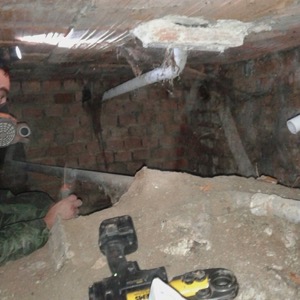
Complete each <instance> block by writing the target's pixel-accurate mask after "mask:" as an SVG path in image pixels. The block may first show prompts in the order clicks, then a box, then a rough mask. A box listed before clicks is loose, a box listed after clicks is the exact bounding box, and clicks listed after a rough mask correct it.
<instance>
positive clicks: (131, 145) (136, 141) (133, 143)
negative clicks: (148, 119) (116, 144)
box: [124, 137, 142, 149]
mask: <svg viewBox="0 0 300 300" xmlns="http://www.w3.org/2000/svg"><path fill="white" fill-rule="evenodd" d="M141 147H142V140H141V138H136V137H128V138H125V139H124V148H125V149H135V148H141Z"/></svg>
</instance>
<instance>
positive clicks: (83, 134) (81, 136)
mask: <svg viewBox="0 0 300 300" xmlns="http://www.w3.org/2000/svg"><path fill="white" fill-rule="evenodd" d="M73 134H74V141H77V142H89V141H91V140H92V138H93V131H92V129H91V128H87V127H79V128H76V129H75V130H74V131H73Z"/></svg>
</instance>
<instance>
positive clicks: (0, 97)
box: [0, 89, 8, 106]
mask: <svg viewBox="0 0 300 300" xmlns="http://www.w3.org/2000/svg"><path fill="white" fill-rule="evenodd" d="M7 94H8V93H7V91H6V90H5V89H0V106H1V105H3V104H5V103H6V101H7V96H8V95H7Z"/></svg>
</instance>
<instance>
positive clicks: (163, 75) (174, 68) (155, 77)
mask: <svg viewBox="0 0 300 300" xmlns="http://www.w3.org/2000/svg"><path fill="white" fill-rule="evenodd" d="M173 54H174V62H175V65H171V66H168V67H165V64H164V63H163V64H162V65H161V67H159V68H156V69H154V70H152V71H150V72H148V73H145V74H142V75H141V76H139V77H136V78H134V79H131V80H129V81H127V82H124V83H123V84H121V85H119V86H117V87H115V88H112V89H110V90H108V91H106V92H105V93H104V94H103V97H102V101H105V100H108V99H111V98H113V97H116V96H119V95H122V94H124V93H127V92H130V91H133V90H136V89H138V88H141V87H143V86H146V85H149V84H152V83H156V82H159V81H162V80H171V79H174V78H176V77H177V76H178V75H179V74H180V73H181V72H182V71H183V69H184V67H185V64H186V61H187V51H186V50H183V49H179V48H174V49H173Z"/></svg>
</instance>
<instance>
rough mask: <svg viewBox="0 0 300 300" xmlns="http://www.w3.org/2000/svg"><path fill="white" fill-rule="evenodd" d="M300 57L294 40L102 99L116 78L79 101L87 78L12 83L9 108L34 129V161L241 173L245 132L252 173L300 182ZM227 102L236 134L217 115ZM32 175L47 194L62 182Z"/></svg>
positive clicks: (129, 170)
mask: <svg viewBox="0 0 300 300" xmlns="http://www.w3.org/2000/svg"><path fill="white" fill-rule="evenodd" d="M299 57H300V56H299V49H295V50H291V51H287V52H285V53H281V54H275V55H270V56H266V57H263V58H259V59H257V60H253V61H248V62H242V63H239V64H233V65H223V66H205V68H204V67H203V66H201V68H200V67H199V68H194V67H193V66H190V67H189V68H186V70H185V71H184V72H183V74H182V75H181V77H180V78H179V79H177V80H175V81H174V82H173V86H172V85H171V86H170V85H162V84H160V83H159V84H154V85H151V86H148V87H145V88H142V89H140V90H136V91H134V92H131V93H127V94H124V95H122V96H119V97H116V98H114V99H111V100H108V101H106V102H104V103H103V104H102V105H99V103H100V102H99V101H97V100H99V99H100V98H101V97H100V96H99V95H101V93H103V91H105V90H107V89H108V88H110V87H113V86H116V85H118V84H119V83H120V82H122V80H120V78H109V79H108V80H109V81H107V82H105V81H101V82H98V81H92V80H91V81H90V82H89V87H90V89H91V92H92V96H93V101H92V102H88V103H90V105H88V103H84V105H83V103H82V89H83V84H82V82H81V81H77V80H66V81H43V82H28V81H26V80H24V81H22V82H13V84H12V93H11V102H10V110H11V112H13V113H14V114H15V115H16V116H17V117H18V119H19V120H22V121H26V122H27V123H28V124H29V126H30V127H31V129H32V135H31V139H30V142H29V143H28V144H25V146H24V147H25V152H26V156H27V160H28V161H31V162H37V163H43V164H50V165H58V166H64V165H67V166H69V167H74V168H81V169H91V170H98V171H105V172H113V173H119V174H129V175H134V174H135V173H136V171H137V170H139V169H140V168H141V167H142V166H144V165H146V166H148V167H150V168H158V169H163V170H180V171H188V172H191V173H194V174H199V175H202V176H213V175H216V174H240V175H245V174H243V173H241V172H240V169H239V167H240V166H239V165H241V164H243V162H242V161H241V158H240V157H239V156H238V153H234V151H236V150H233V149H237V148H234V147H235V146H236V145H235V144H236V143H237V141H238V139H240V141H241V142H242V146H243V148H244V150H245V152H246V155H247V156H248V158H249V160H250V162H251V164H252V167H253V169H254V170H255V176H259V175H262V174H264V175H270V176H274V177H277V178H278V180H279V181H280V182H282V183H284V184H287V185H290V186H291V185H295V186H297V185H298V186H299V185H300V182H298V183H297V178H298V176H299V174H300V165H299V159H300V155H299V143H300V139H299V135H292V134H290V133H289V132H288V130H287V127H286V120H287V119H288V118H290V117H292V116H293V115H295V114H297V113H300V108H299V107H300V105H299V104H300V97H299V94H300V76H299V74H300V72H299V70H300V66H299ZM193 68H194V70H193V72H191V70H192V69H193ZM197 74H198V75H197ZM199 74H201V76H199ZM123 81H124V80H123ZM170 91H171V92H170ZM213 95H217V97H215V96H213ZM224 99H225V100H226V101H225V100H224ZM220 105H221V106H220ZM222 105H223V106H222ZM226 107H229V109H230V112H231V117H232V120H229V121H231V123H230V124H233V125H234V126H236V129H237V133H238V134H237V135H235V136H232V137H228V132H227V133H226V129H228V128H225V127H224V126H226V124H229V123H228V122H227V123H224V120H223V121H222V120H221V118H220V116H221V115H222V110H223V109H225V108H226ZM99 122H100V123H99ZM99 124H100V127H99ZM239 159H240V161H238V160H239ZM30 180H31V184H32V185H33V186H34V187H36V188H42V189H44V190H46V191H48V192H49V191H50V193H51V192H53V191H54V190H55V189H57V188H58V186H59V185H60V184H61V181H60V180H59V179H53V178H51V179H50V178H48V177H45V176H41V175H37V174H33V175H31V179H30Z"/></svg>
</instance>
